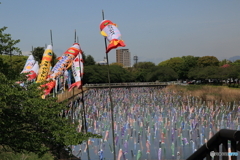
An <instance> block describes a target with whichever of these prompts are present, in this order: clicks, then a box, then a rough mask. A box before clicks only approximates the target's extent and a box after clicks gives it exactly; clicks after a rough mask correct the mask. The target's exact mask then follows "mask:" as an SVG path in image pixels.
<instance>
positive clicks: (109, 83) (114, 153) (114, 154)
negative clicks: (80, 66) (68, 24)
mask: <svg viewBox="0 0 240 160" xmlns="http://www.w3.org/2000/svg"><path fill="white" fill-rule="evenodd" d="M102 18H103V20H104V11H103V10H102ZM104 42H105V49H106V51H107V40H106V38H104ZM106 59H107V66H108V88H109V98H110V105H111V119H112V137H113V138H112V143H113V157H114V160H116V150H115V141H114V140H115V135H114V134H115V133H114V116H113V102H112V96H111V80H110V67H109V61H108V54H107V52H106Z"/></svg>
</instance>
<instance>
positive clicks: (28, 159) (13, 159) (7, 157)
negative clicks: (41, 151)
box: [0, 152, 54, 160]
mask: <svg viewBox="0 0 240 160" xmlns="http://www.w3.org/2000/svg"><path fill="white" fill-rule="evenodd" d="M0 159H1V160H54V158H53V156H51V155H50V154H45V155H44V156H43V157H42V158H38V156H37V155H36V154H33V153H30V154H20V153H19V154H14V153H12V152H0Z"/></svg>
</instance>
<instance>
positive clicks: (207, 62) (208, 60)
mask: <svg viewBox="0 0 240 160" xmlns="http://www.w3.org/2000/svg"><path fill="white" fill-rule="evenodd" d="M197 65H198V66H199V67H207V66H219V60H218V59H217V58H216V57H214V56H203V57H200V58H199V59H198V61H197Z"/></svg>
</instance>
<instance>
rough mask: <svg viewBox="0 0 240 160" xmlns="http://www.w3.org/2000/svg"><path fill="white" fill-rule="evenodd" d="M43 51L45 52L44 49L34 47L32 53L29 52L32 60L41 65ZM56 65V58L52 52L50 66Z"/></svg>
mask: <svg viewBox="0 0 240 160" xmlns="http://www.w3.org/2000/svg"><path fill="white" fill-rule="evenodd" d="M44 51H45V48H44V47H36V48H34V49H33V51H31V52H32V55H33V57H34V59H35V60H36V61H38V64H41V61H42V57H43V53H44ZM56 63H57V56H56V54H55V53H54V52H53V57H52V61H51V64H52V66H54V65H55V64H56Z"/></svg>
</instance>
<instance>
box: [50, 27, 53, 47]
mask: <svg viewBox="0 0 240 160" xmlns="http://www.w3.org/2000/svg"><path fill="white" fill-rule="evenodd" d="M50 38H51V45H52V46H53V40H52V30H50Z"/></svg>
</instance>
